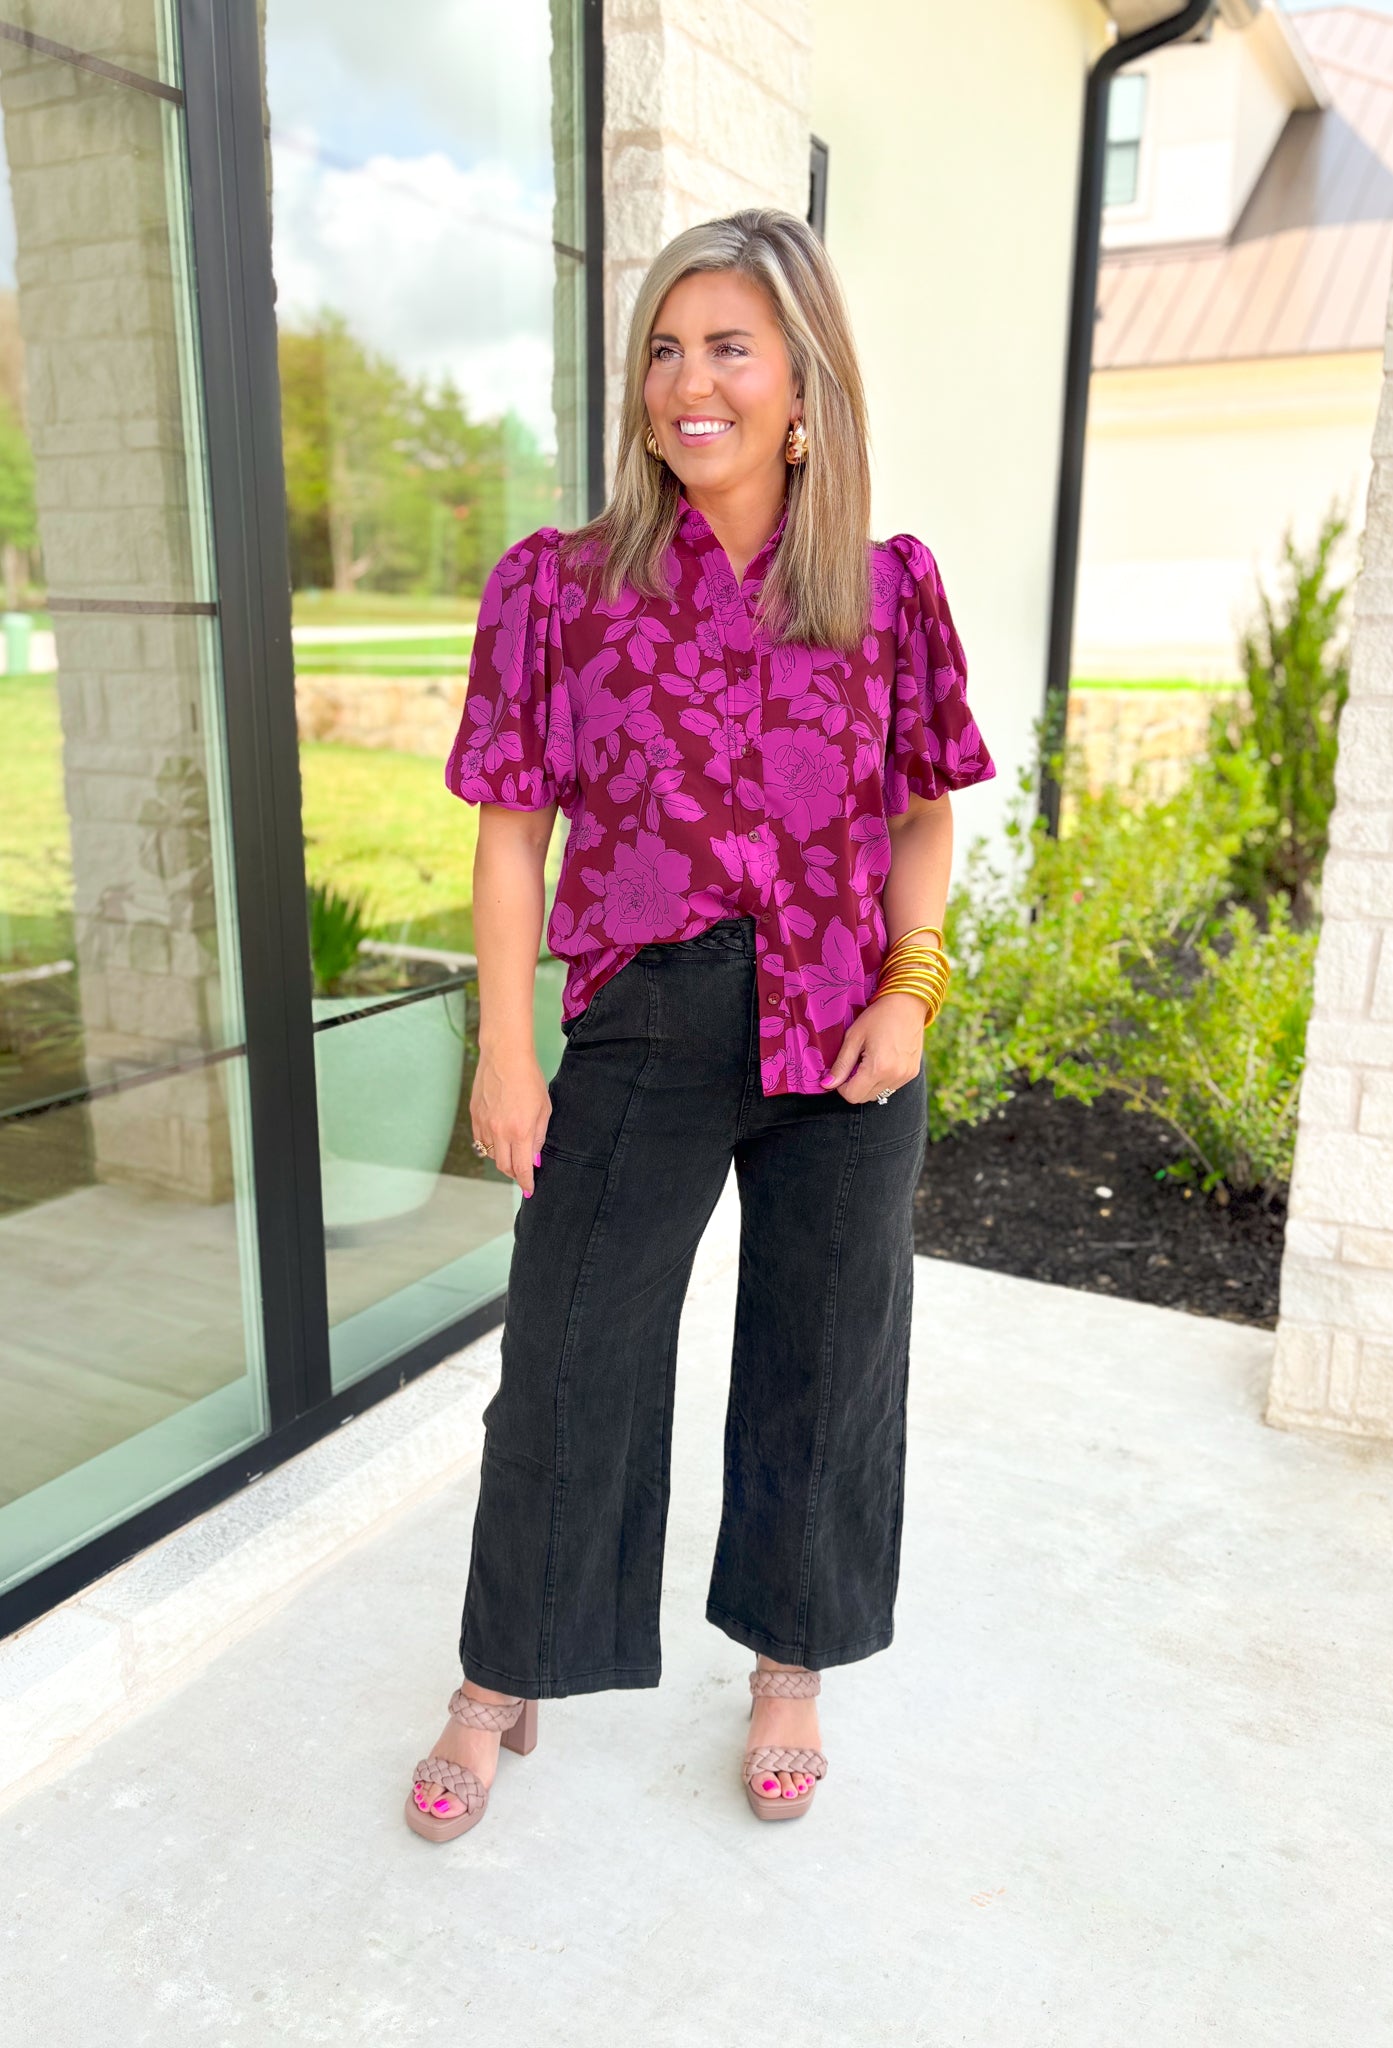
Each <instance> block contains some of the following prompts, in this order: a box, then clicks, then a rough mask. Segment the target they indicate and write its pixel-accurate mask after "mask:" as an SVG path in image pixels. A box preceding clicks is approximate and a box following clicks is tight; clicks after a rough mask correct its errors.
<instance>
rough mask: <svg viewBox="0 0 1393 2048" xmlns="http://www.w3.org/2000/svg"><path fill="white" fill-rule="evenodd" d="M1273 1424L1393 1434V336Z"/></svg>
mask: <svg viewBox="0 0 1393 2048" xmlns="http://www.w3.org/2000/svg"><path fill="white" fill-rule="evenodd" d="M1386 360H1387V362H1388V364H1389V374H1386V375H1385V379H1384V387H1383V398H1382V402H1381V405H1380V410H1379V417H1378V425H1377V428H1376V430H1375V435H1374V476H1373V482H1372V485H1371V487H1370V491H1369V513H1368V526H1367V530H1366V533H1365V540H1364V571H1363V574H1362V576H1361V578H1360V580H1359V583H1358V585H1357V586H1356V589H1355V601H1354V642H1353V654H1352V668H1351V676H1350V694H1349V700H1348V702H1347V703H1346V705H1345V709H1344V712H1343V714H1342V716H1341V722H1340V754H1339V760H1338V762H1337V764H1336V771H1335V788H1336V802H1335V810H1334V813H1333V815H1332V818H1331V824H1330V851H1329V853H1328V855H1327V856H1326V861H1325V868H1324V872H1323V875H1322V879H1321V908H1322V928H1321V937H1320V946H1319V950H1318V952H1317V955H1316V1000H1315V1010H1314V1013H1313V1015H1312V1019H1311V1026H1310V1031H1309V1033H1308V1036H1307V1040H1306V1062H1307V1064H1306V1071H1305V1075H1304V1077H1303V1084H1302V1090H1301V1102H1300V1122H1299V1125H1298V1129H1297V1143H1296V1166H1295V1171H1294V1173H1293V1176H1292V1185H1291V1202H1290V1209H1289V1219H1290V1220H1289V1221H1288V1224H1287V1236H1286V1250H1285V1255H1284V1258H1283V1262H1282V1292H1281V1313H1280V1316H1279V1319H1278V1324H1277V1352H1276V1365H1275V1370H1274V1373H1273V1378H1272V1387H1271V1392H1270V1395H1269V1400H1268V1408H1267V1420H1268V1421H1269V1422H1273V1423H1278V1424H1283V1425H1287V1426H1291V1425H1305V1426H1308V1427H1315V1428H1321V1429H1328V1430H1335V1431H1339V1432H1342V1433H1344V1434H1347V1435H1352V1436H1370V1437H1393V329H1390V346H1389V350H1388V354H1387V358H1386Z"/></svg>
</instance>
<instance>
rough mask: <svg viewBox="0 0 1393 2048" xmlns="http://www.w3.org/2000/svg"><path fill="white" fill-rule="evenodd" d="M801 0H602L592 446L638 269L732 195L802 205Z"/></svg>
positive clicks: (805, 2)
mask: <svg viewBox="0 0 1393 2048" xmlns="http://www.w3.org/2000/svg"><path fill="white" fill-rule="evenodd" d="M811 49H812V19H811V9H810V5H809V0H784V4H776V0H683V4H682V5H680V6H679V5H677V4H676V0H605V142H604V160H605V337H606V356H607V365H606V406H605V411H606V424H607V435H606V447H607V449H608V450H609V451H610V459H611V460H612V454H613V446H614V431H615V424H616V421H617V418H618V411H619V401H620V396H621V392H622V389H623V368H624V344H625V340H626V338H627V336H628V332H629V319H630V315H631V314H632V312H633V307H634V300H635V297H636V296H637V293H638V288H639V285H640V283H641V281H642V278H643V274H644V271H645V270H646V269H647V267H648V265H649V264H650V263H651V262H652V260H653V258H654V256H656V255H657V253H658V251H659V249H661V248H662V247H663V245H664V244H665V243H667V242H669V241H671V239H672V237H673V236H674V235H676V234H679V233H680V232H681V230H682V229H683V228H688V227H692V226H694V225H695V224H696V223H697V222H698V221H703V220H711V219H714V218H716V217H717V216H718V215H720V214H723V213H732V212H734V211H735V209H736V208H737V207H741V206H782V207H785V208H786V209H787V210H788V211H789V212H790V213H796V214H798V215H799V216H800V217H801V216H803V215H806V213H807V210H808V181H809V158H810V148H811V126H812V123H811V116H810V113H809V102H810V92H811Z"/></svg>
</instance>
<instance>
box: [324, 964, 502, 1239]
mask: <svg viewBox="0 0 1393 2048" xmlns="http://www.w3.org/2000/svg"><path fill="white" fill-rule="evenodd" d="M394 1000H395V998H394V997H392V996H316V997H315V999H314V1002H313V1005H312V1009H313V1014H314V1021H315V1022H316V1024H318V1023H320V1022H321V1021H323V1020H324V1019H327V1018H330V1017H340V1016H343V1015H345V1014H346V1013H347V1012H349V1011H351V1010H365V1009H374V1008H376V1007H378V1006H379V1005H380V1004H384V1003H391V1002H393V1001H394ZM464 1022H465V1003H464V991H463V989H450V990H448V991H447V992H446V993H445V994H443V995H439V996H431V997H428V998H427V999H426V1000H425V1001H423V1002H419V1003H409V1004H406V1005H404V1006H403V1007H402V1008H400V1009H395V1010H390V1009H389V1010H387V1011H386V1012H385V1014H384V1015H382V1016H380V1017H372V1016H367V1017H360V1018H359V1019H358V1021H357V1022H356V1023H353V1024H343V1025H340V1026H339V1028H338V1029H337V1030H334V1031H317V1032H316V1033H315V1038H314V1074H315V1087H316V1089H317V1091H318V1096H319V1149H320V1162H321V1166H320V1171H321V1175H322V1179H323V1186H324V1226H325V1229H326V1230H331V1231H337V1232H343V1231H352V1230H357V1229H361V1228H362V1227H363V1226H365V1225H369V1224H373V1223H382V1222H386V1221H388V1220H389V1219H391V1218H394V1217H398V1216H407V1215H410V1213H411V1212H412V1210H414V1209H419V1208H421V1207H422V1205H423V1204H424V1203H426V1202H428V1201H429V1200H430V1198H431V1196H432V1194H433V1193H434V1192H435V1186H436V1181H437V1177H438V1175H439V1173H440V1169H441V1167H442V1166H443V1165H444V1163H445V1154H446V1152H447V1151H448V1149H449V1145H450V1135H451V1133H452V1131H453V1130H454V1125H455V1113H456V1110H457V1109H458V1107H459V1096H460V1084H461V1081H462V1078H463V1074H464Z"/></svg>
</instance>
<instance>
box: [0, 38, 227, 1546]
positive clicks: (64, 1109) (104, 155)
mask: <svg viewBox="0 0 1393 2048" xmlns="http://www.w3.org/2000/svg"><path fill="white" fill-rule="evenodd" d="M87 11H88V12H89V13H90V12H91V10H87ZM98 11H99V12H103V14H104V15H105V14H106V13H114V14H120V15H122V16H123V23H122V26H121V27H120V29H119V31H118V29H117V28H116V27H113V26H112V24H111V22H110V21H108V22H107V23H106V31H107V43H106V45H105V46H104V49H103V55H104V57H105V58H106V61H109V62H116V61H120V62H122V63H123V64H125V65H126V67H127V68H130V67H132V66H134V65H135V64H136V62H137V60H139V62H140V64H141V65H143V66H144V67H145V69H146V70H152V75H155V76H159V77H168V76H171V75H173V74H174V73H175V71H176V69H177V66H176V64H175V62H174V58H173V55H172V53H171V52H170V51H169V50H168V49H167V48H166V47H165V46H164V45H163V44H162V43H161V41H160V37H161V34H162V28H161V24H162V23H163V21H164V19H165V10H164V9H162V8H161V9H159V10H151V15H150V20H149V23H148V25H143V23H144V17H143V16H142V15H141V12H140V10H139V9H136V8H134V7H132V8H131V9H127V10H98ZM82 12H83V10H80V9H72V8H70V9H67V10H64V9H62V8H54V9H46V8H44V7H40V6H34V7H31V8H29V9H28V10H27V11H24V12H23V14H22V25H24V26H26V27H28V28H30V29H32V30H33V31H34V32H35V33H37V34H43V35H46V36H48V37H50V38H51V39H52V40H54V41H60V40H68V39H70V38H72V37H75V36H77V35H78V34H79V33H80V27H81V20H80V17H81V14H82ZM125 17H129V19H125ZM10 18H11V19H14V18H15V17H13V16H12V17H10ZM132 20H134V21H135V22H136V28H139V33H136V28H132V27H131V26H130V22H131V21H132ZM127 31H129V33H127ZM123 36H124V37H125V40H124V41H122V39H121V38H122V37H123ZM109 51H116V52H119V53H120V54H119V57H118V56H112V55H108V54H107V53H108V52H109ZM0 110H2V111H3V124H4V149H3V160H2V161H3V169H4V173H5V177H6V181H7V182H6V184H5V186H4V188H3V189H0V580H3V586H4V598H5V606H6V610H5V614H4V618H3V620H2V621H0V647H2V649H3V674H2V675H0V1293H3V1295H4V1298H5V1300H6V1303H7V1308H10V1309H11V1312H10V1313H8V1314H7V1316H6V1319H5V1323H4V1325H3V1328H0V1446H2V1447H3V1448H2V1449H0V1584H3V1583H8V1582H9V1581H10V1580H12V1579H13V1578H14V1577H15V1576H17V1575H20V1574H22V1573H24V1572H27V1571H29V1570H32V1569H33V1568H35V1567H36V1566H37V1565H38V1564H41V1563H42V1562H44V1561H45V1560H46V1559H47V1558H48V1557H50V1556H57V1555H61V1554H62V1553H63V1552H64V1551H65V1550H68V1549H71V1548H72V1547H73V1546H74V1545H75V1544H77V1543H79V1542H81V1541H82V1540H83V1539H84V1538H85V1537H87V1536H88V1535H89V1534H91V1533H92V1532H93V1531H94V1530H95V1529H96V1528H99V1527H102V1526H105V1523H106V1522H107V1521H109V1520H114V1519H119V1518H120V1517H121V1516H122V1515H124V1514H128V1513H130V1512H131V1511H132V1510H133V1508H134V1507H135V1506H137V1505H138V1504H141V1503H143V1502H144V1501H146V1500H148V1499H151V1498H154V1497H156V1496H157V1495H158V1494H159V1493H161V1492H164V1491H167V1490H168V1489H169V1488H170V1487H172V1486H175V1485H177V1484H179V1483H180V1482H181V1481H182V1480H185V1479H187V1478H188V1477H190V1476H192V1474H193V1473H194V1472H196V1471H198V1470H200V1469H202V1467H203V1466H204V1465H206V1464H208V1463H210V1462H214V1461H216V1460H217V1459H219V1458H221V1457H225V1456H226V1455H227V1454H228V1453H229V1452H230V1451H231V1450H232V1449H234V1448H236V1447H237V1446H239V1445H241V1444H245V1443H246V1442H248V1441H249V1440H252V1439H253V1438H255V1437H256V1436H257V1435H258V1434H259V1433H260V1432H261V1430H262V1427H263V1418H262V1413H261V1376H260V1370H259V1359H258V1356H257V1349H256V1346H257V1327H258V1326H257V1320H256V1313H255V1302H256V1284H255V1261H254V1254H253V1251H252V1246H251V1236H250V1222H249V1199H248V1197H249V1189H250V1181H249V1171H248V1161H247V1141H246V1105H245V1082H244V1076H243V1072H242V1063H241V1060H240V1058H236V1057H232V1058H226V1057H223V1055H224V1054H226V1053H229V1052H231V1053H233V1054H235V1053H236V1051H237V1049H238V1048H239V1047H240V1044H241V1038H242V1027H241V1014H240V982H239V972H238V959H237V946H236V933H235V927H234V922H233V893H232V887H231V880H230V862H229V849H228V840H227V832H226V828H225V823H224V803H223V752H222V736H221V735H222V728H221V716H220V705H221V690H220V678H219V673H218V662H217V643H216V637H215V624H214V619H213V611H214V592H213V588H212V575H211V568H210V563H209V556H208V548H207V531H206V514H205V505H204V495H203V476H202V434H201V423H200V397H199V391H198V385H197V379H196V375H195V371H194V362H193V346H192V340H193V337H192V326H191V323H192V294H191V291H190V287H189V283H188V275H187V225H186V219H185V194H184V188H183V182H182V181H183V146H182V135H181V131H180V122H181V119H182V116H181V114H180V111H179V109H178V107H177V106H176V105H175V104H174V103H173V102H172V101H171V100H170V99H169V98H168V97H166V96H163V95H161V94H160V93H158V92H151V91H148V90H145V89H143V88H142V87H140V86H138V85H128V84H125V83H120V82H116V81H113V80H112V79H111V78H110V77H107V76H103V75H100V74H97V73H94V72H93V71H92V70H90V69H84V68H82V67H81V66H79V65H76V64H73V63H69V62H66V61H58V60H55V59H54V58H53V57H51V56H48V55H45V54H43V53H41V52H37V51H35V50H33V49H31V48H29V47H27V46H26V45H24V44H23V43H22V42H16V41H15V40H14V39H13V38H12V37H0ZM152 1077H153V1078H152ZM15 1303H18V1304H19V1305H20V1306H19V1307H18V1309H14V1308H13V1306H12V1305H13V1304H15Z"/></svg>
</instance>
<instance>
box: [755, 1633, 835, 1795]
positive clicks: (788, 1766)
mask: <svg viewBox="0 0 1393 2048" xmlns="http://www.w3.org/2000/svg"><path fill="white" fill-rule="evenodd" d="M821 1691H822V1674H821V1672H820V1671H761V1670H760V1668H759V1666H758V1665H756V1666H755V1669H754V1670H753V1671H752V1672H751V1673H750V1693H751V1695H752V1697H751V1699H750V1718H751V1719H752V1720H753V1718H754V1711H755V1700H757V1699H761V1698H769V1697H772V1698H774V1699H781V1700H815V1699H816V1698H817V1696H818V1694H819V1693H820V1692H821ZM741 1769H742V1771H743V1773H744V1785H745V1797H746V1798H747V1799H748V1800H749V1802H750V1811H751V1813H753V1815H754V1817H755V1819H756V1820H796V1819H797V1818H798V1815H799V1814H800V1813H806V1812H807V1810H808V1808H809V1807H810V1806H811V1805H812V1803H813V1794H814V1793H815V1792H816V1790H817V1783H816V1781H817V1779H819V1778H825V1777H826V1776H827V1759H826V1757H825V1756H824V1755H823V1753H822V1751H821V1750H820V1749H777V1748H769V1747H765V1748H762V1749H747V1750H746V1751H745V1757H744V1762H743V1764H742V1766H741ZM775 1771H802V1772H803V1773H804V1774H805V1775H809V1774H810V1775H811V1776H812V1778H813V1781H814V1782H813V1783H812V1784H811V1785H809V1786H808V1787H807V1788H806V1789H805V1790H804V1791H802V1792H800V1793H799V1794H798V1797H797V1798H796V1799H788V1798H786V1797H785V1795H784V1793H783V1791H782V1789H780V1790H778V1791H777V1792H776V1793H775V1796H774V1797H773V1798H772V1799H769V1798H766V1797H765V1796H764V1795H763V1794H762V1793H760V1792H757V1791H756V1790H755V1787H754V1786H753V1785H752V1784H751V1782H750V1781H751V1779H752V1778H757V1777H759V1776H760V1775H761V1774H763V1775H764V1776H766V1777H772V1776H773V1774H774V1772H775ZM775 1782H776V1784H777V1780H776V1781H775Z"/></svg>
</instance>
